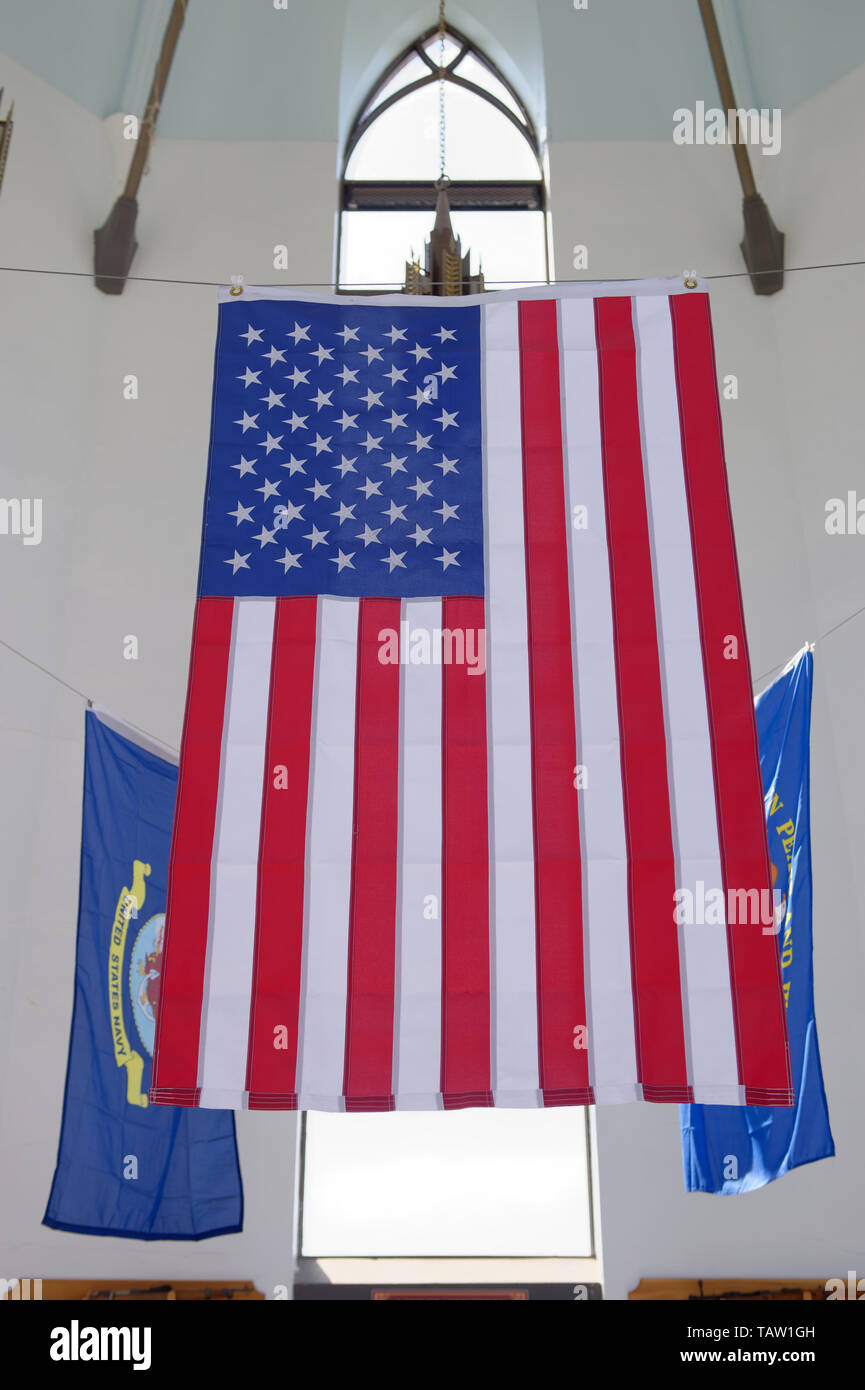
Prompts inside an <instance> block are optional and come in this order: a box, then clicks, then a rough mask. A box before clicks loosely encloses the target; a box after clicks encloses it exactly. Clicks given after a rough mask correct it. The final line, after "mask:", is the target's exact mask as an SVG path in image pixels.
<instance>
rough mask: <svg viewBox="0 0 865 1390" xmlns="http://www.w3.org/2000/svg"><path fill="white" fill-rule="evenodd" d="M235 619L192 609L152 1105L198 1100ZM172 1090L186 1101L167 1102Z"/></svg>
mask: <svg viewBox="0 0 865 1390" xmlns="http://www.w3.org/2000/svg"><path fill="white" fill-rule="evenodd" d="M233 613H234V602H233V600H232V599H230V598H202V599H199V600H198V603H197V605H196V609H195V624H194V627H193V633H192V654H191V657H190V666H189V684H188V687H187V694H186V713H185V716H184V720H183V739H182V742H181V748H180V770H179V774H178V781H177V802H176V805H175V812H174V827H173V832H172V839H171V855H170V859H169V866H168V897H167V902H166V907H165V944H164V947H163V957H162V980H161V992H160V1000H159V1016H158V1019H157V1026H156V1043H155V1048H154V1058H153V1073H152V1078H151V1090H150V1099H151V1100H152V1101H155V1102H156V1103H157V1104H159V1103H163V1104H169V1105H170V1104H195V1103H197V1100H198V1092H197V1087H198V1046H199V1035H200V1030H201V1006H202V999H203V994H204V966H205V957H206V954H207V928H208V919H209V914H210V870H211V860H212V857H213V834H214V827H215V824H216V803H217V798H218V795H219V770H220V761H221V757H222V724H223V716H224V713H225V696H226V688H227V683H228V663H229V656H230V652H231V627H232V618H233ZM175 923H176V929H175ZM172 1091H173V1092H176V1093H178V1094H179V1095H183V1096H186V1097H187V1099H186V1100H183V1101H178V1100H175V1101H172V1100H170V1099H166V1097H165V1093H166V1092H172ZM193 1096H194V1099H193V1098H191V1097H193Z"/></svg>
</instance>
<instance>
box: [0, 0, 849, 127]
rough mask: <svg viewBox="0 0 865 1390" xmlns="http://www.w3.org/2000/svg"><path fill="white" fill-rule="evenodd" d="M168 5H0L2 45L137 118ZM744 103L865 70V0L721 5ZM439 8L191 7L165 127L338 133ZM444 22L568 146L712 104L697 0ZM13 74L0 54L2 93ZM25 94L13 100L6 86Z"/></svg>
mask: <svg viewBox="0 0 865 1390" xmlns="http://www.w3.org/2000/svg"><path fill="white" fill-rule="evenodd" d="M170 8H171V0H0V54H2V53H6V54H8V55H9V57H11V58H13V59H14V60H15V61H16V62H17V63H19V64H21V65H22V66H24V67H26V68H29V69H31V70H32V71H33V72H35V73H36V74H38V76H40V77H41V78H42V79H43V80H45V81H46V82H49V83H51V84H52V85H53V86H55V87H57V88H59V89H60V90H61V91H63V92H64V93H65V94H66V95H67V96H69V97H71V98H72V99H73V100H75V101H77V102H79V103H80V104H81V105H83V106H85V107H86V108H87V109H88V110H90V111H91V112H93V113H94V114H95V115H97V116H100V117H104V116H108V115H111V114H112V113H114V112H116V111H124V112H126V111H134V112H140V111H141V110H142V108H143V104H144V101H145V98H146V94H147V90H148V87H149V82H150V77H151V75H152V71H153V65H154V62H155V59H156V55H157V52H158V49H159V43H160V40H161V36H162V32H163V29H164V27H165V23H166V19H167V16H168V13H169V11H170ZM716 10H717V13H718V19H719V24H720V25H721V28H722V33H723V37H724V41H725V44H726V47H727V53H728V59H729V62H730V67H731V71H732V76H733V82H734V85H735V87H736V92H737V99H738V100H739V102H740V104H742V105H755V106H768V107H776V106H777V107H781V108H782V110H783V111H784V112H785V113H786V112H788V111H790V110H792V109H793V108H795V107H796V106H799V105H800V104H801V103H802V102H805V101H807V100H808V99H809V98H810V97H813V96H814V95H816V94H817V93H818V92H820V91H821V90H823V89H824V88H826V87H828V86H829V85H831V84H832V83H833V82H835V81H837V79H838V78H840V77H842V76H843V75H844V73H846V72H848V71H850V70H851V69H852V68H854V67H857V66H858V65H859V64H860V63H862V62H865V4H863V0H820V3H814V0H716ZM436 12H437V5H436V4H435V3H434V0H425V3H420V4H419V3H414V0H314V3H312V2H311V0H287V8H286V9H284V10H283V9H276V8H275V7H274V4H273V0H254V3H253V0H189V10H188V14H187V19H186V23H185V26H184V31H183V34H182V36H181V39H180V44H179V47H178V50H177V56H176V59H175V65H174V70H173V72H172V77H171V81H170V83H169V87H168V91H167V94H166V99H165V102H164V106H163V111H162V115H161V118H160V126H159V132H160V135H161V136H162V137H163V138H165V137H178V138H192V139H202V140H206V139H218V140H226V139H242V140H290V139H295V140H336V139H339V138H341V137H342V136H343V135H344V134H345V131H346V129H347V127H348V125H349V123H350V121H351V119H352V117H353V115H354V113H355V110H356V108H357V106H358V104H359V103H360V101H361V99H362V97H363V95H364V93H365V91H366V89H367V87H368V86H369V85H370V84H371V82H372V81H373V80H374V78H375V76H376V75H377V73H378V72H379V71H380V70H381V68H382V67H383V66H384V64H385V63H386V62H387V61H388V60H389V59H390V58H392V57H393V56H394V55H395V54H396V53H397V52H398V51H399V50H400V48H401V47H402V46H403V45H404V44H405V43H407V42H409V41H410V40H411V39H412V38H413V37H414V36H415V35H416V34H417V33H419V32H420V31H421V30H423V29H425V28H428V27H430V26H431V25H432V24H434V23H435V21H436ZM448 15H449V17H450V18H451V19H452V21H453V23H454V24H456V25H457V26H458V27H459V28H460V29H462V30H463V31H464V32H466V33H467V34H469V36H470V37H471V38H473V39H474V40H475V41H476V42H478V43H479V44H480V45H481V46H482V47H485V48H486V49H487V50H488V51H489V52H490V56H491V57H493V58H494V59H495V60H496V61H497V62H498V63H499V65H500V66H501V67H502V68H503V69H504V70H505V71H506V73H507V75H508V76H509V77H510V78H511V80H512V81H513V82H514V83H515V85H516V86H517V87H518V88H519V90H520V91H521V93H522V95H523V97H524V99H525V100H526V102H527V104H528V105H529V106H530V107H531V109H532V110H533V113H534V114H535V116H536V118H537V119H538V124H539V125H540V126H544V125H546V126H547V129H548V132H549V136H550V138H551V139H558V140H604V139H617V140H652V139H667V138H669V136H670V131H671V124H672V112H673V110H674V109H675V108H676V107H678V106H688V105H692V104H693V102H694V101H695V100H697V99H698V98H702V99H703V100H705V101H706V102H707V103H708V104H714V103H715V102H716V101H717V90H716V87H715V84H714V80H713V77H712V73H711V68H710V65H709V59H708V54H707V51H706V44H705V39H704V36H703V31H702V26H701V23H700V18H699V13H698V10H697V4H696V0H651V3H647V0H588V8H587V9H586V10H579V11H578V10H575V8H574V6H573V4H572V3H571V0H463V3H456V0H453V3H449V4H448ZM4 80H5V77H4V73H3V65H2V58H0V85H2V83H3V81H4ZM10 94H11V95H13V96H14V92H12V93H10Z"/></svg>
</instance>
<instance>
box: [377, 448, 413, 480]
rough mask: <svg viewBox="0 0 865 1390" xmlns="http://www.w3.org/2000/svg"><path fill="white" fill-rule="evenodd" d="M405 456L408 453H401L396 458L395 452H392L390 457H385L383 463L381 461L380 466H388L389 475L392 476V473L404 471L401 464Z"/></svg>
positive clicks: (406, 456)
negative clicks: (401, 454)
mask: <svg viewBox="0 0 865 1390" xmlns="http://www.w3.org/2000/svg"><path fill="white" fill-rule="evenodd" d="M407 458H408V454H405V455H403V457H402V458H397V456H396V454H393V453H392V454H391V456H390V458H389V459H387V460H386V461H385V462H384V463H382V468H389V469H390V476H391V477H393V475H394V473H404V472H405V468H404V467H403V464H404V463H405V461H406V459H407Z"/></svg>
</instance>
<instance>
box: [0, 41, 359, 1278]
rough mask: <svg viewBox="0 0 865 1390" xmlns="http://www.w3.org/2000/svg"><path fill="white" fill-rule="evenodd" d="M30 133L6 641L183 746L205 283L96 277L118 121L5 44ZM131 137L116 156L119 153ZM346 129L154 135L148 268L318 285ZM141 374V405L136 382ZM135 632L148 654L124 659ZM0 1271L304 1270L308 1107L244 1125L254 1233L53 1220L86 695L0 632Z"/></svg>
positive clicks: (4, 400)
mask: <svg viewBox="0 0 865 1390" xmlns="http://www.w3.org/2000/svg"><path fill="white" fill-rule="evenodd" d="M4 82H5V84H6V89H7V94H10V93H11V95H12V96H13V97H14V100H15V122H16V124H15V132H14V136H13V141H12V148H11V153H10V157H9V164H8V167H7V172H6V179H5V182H4V187H3V192H2V197H0V264H2V265H5V266H10V265H11V266H34V267H50V268H64V269H67V270H75V271H79V272H81V278H71V277H69V278H67V277H61V276H36V275H22V274H0V342H2V351H3V366H2V371H0V420H2V429H0V441H2V442H0V495H2V496H4V497H14V496H19V497H34V496H35V497H41V498H43V512H44V538H43V541H42V544H41V545H39V546H26V547H25V546H24V545H23V544H22V541H21V539H20V538H17V537H13V536H2V537H0V589H2V592H3V594H4V595H5V602H4V604H3V620H2V628H0V637H2V638H3V640H4V641H7V642H9V643H11V644H12V645H13V646H15V647H17V648H19V649H20V650H21V651H23V652H26V653H27V654H28V655H29V656H31V657H32V658H33V659H34V660H36V661H38V662H40V663H41V664H42V665H44V666H47V667H48V668H49V669H50V670H52V671H55V672H57V673H58V674H59V675H61V676H62V677H63V679H64V680H66V681H68V682H69V683H70V684H71V685H73V686H76V687H77V688H78V689H79V690H82V691H84V692H85V693H86V694H87V695H90V696H92V697H93V698H94V699H95V700H98V701H99V702H100V703H102V704H104V705H107V706H108V707H109V708H110V709H112V710H114V711H116V712H117V713H119V714H121V715H122V716H123V717H125V718H127V719H129V720H130V721H131V722H133V723H135V724H138V725H139V726H140V727H142V728H144V729H147V730H149V731H150V732H151V733H153V734H155V735H156V736H157V737H158V738H160V739H162V740H163V741H164V742H166V743H168V744H170V745H171V746H173V747H175V748H176V747H177V746H178V743H179V738H180V722H181V717H182V711H183V700H184V691H185V685H186V670H187V662H188V653H189V641H190V634H191V624H192V611H193V602H194V597H195V581H196V569H197V542H195V540H194V538H195V537H196V536H197V535H198V534H199V532H200V525H201V508H202V500H203V489H204V479H205V466H206V458H207V443H208V431H209V418H210V394H211V371H212V362H213V347H214V342H215V331H216V299H215V290H213V289H211V288H207V287H204V288H200V287H194V286H182V285H155V284H146V283H134V282H131V283H130V284H128V285H127V287H126V289H125V291H124V293H123V295H122V296H119V297H108V296H104V295H102V294H100V293H99V292H98V291H97V290H96V289H95V288H94V286H93V283H92V280H91V279H90V276H91V274H92V233H93V228H94V227H96V226H98V225H100V224H101V223H102V221H103V220H104V218H105V216H106V214H107V212H108V210H109V208H110V206H111V204H112V201H113V199H114V197H115V196H116V193H117V192H118V191H119V189H118V187H117V185H116V181H115V173H114V170H115V164H116V157H117V153H118V151H117V149H116V140H115V131H114V125H115V124H116V123H109V124H108V125H103V123H102V122H101V121H99V120H97V119H96V118H95V117H93V116H90V115H89V114H87V113H86V112H84V111H83V109H82V108H80V107H78V106H77V105H76V104H74V103H73V102H71V101H70V100H68V99H67V98H65V97H63V96H61V95H60V94H59V93H57V92H56V90H54V89H53V88H51V87H49V86H47V85H45V84H44V83H42V82H41V81H39V80H38V79H37V78H34V77H33V76H31V75H30V74H29V73H27V72H25V71H24V70H23V69H22V68H20V67H17V66H16V65H15V64H14V63H11V62H10V61H8V60H6V59H3V58H0V85H2V84H3V83H4ZM130 148H131V147H130V146H128V145H127V146H125V148H124V149H122V150H121V151H120V154H121V155H122V157H123V165H124V167H125V162H126V161H127V160H128V157H129V151H130ZM335 163H336V149H335V146H334V145H332V144H329V143H311V144H293V145H292V144H288V143H280V142H269V143H262V144H253V143H237V144H231V145H227V144H221V143H212V144H211V143H203V142H197V141H189V142H186V141H161V142H160V143H159V146H158V149H157V150H156V152H155V153H154V155H153V158H152V160H151V172H150V173H149V174H148V176H147V177H146V178H145V180H144V183H143V187H142V191H141V199H140V202H141V213H140V217H139V226H138V240H139V242H140V249H139V252H138V255H137V257H136V260H135V264H134V267H133V272H134V273H135V274H137V275H142V276H148V275H153V276H170V277H176V278H188V279H194V280H204V281H217V282H218V281H225V280H226V279H227V278H228V277H230V276H231V275H232V274H243V275H244V276H245V277H246V280H247V282H248V283H253V282H261V281H262V280H264V281H276V280H279V279H280V273H279V272H276V271H274V269H273V246H274V244H276V243H278V242H285V243H287V244H288V245H289V246H290V248H291V257H290V259H291V263H292V270H293V277H294V278H295V279H297V280H310V281H319V282H328V281H330V280H331V278H332V246H333V225H334V210H335V198H336V190H335V183H334V170H335ZM127 373H135V374H137V376H138V377H139V389H140V397H139V399H138V400H137V401H125V400H124V399H123V395H122V378H123V376H124V375H126V374H127ZM130 633H134V634H136V635H137V637H138V639H139V644H140V659H139V660H138V661H126V660H124V659H123V655H122V641H123V638H124V636H125V635H127V634H130ZM0 684H2V690H3V699H2V708H0V760H2V763H0V767H2V771H0V777H2V787H3V795H2V797H0V832H2V834H0V840H2V843H0V884H2V886H3V891H2V899H0V902H2V920H0V942H2V944H0V960H2V962H3V967H2V971H0V1172H2V1174H3V1177H4V1181H3V1182H2V1183H0V1273H2V1274H3V1275H5V1276H10V1277H11V1276H13V1275H18V1276H22V1277H27V1276H31V1277H40V1276H41V1277H43V1278H47V1277H50V1276H62V1275H65V1276H76V1277H85V1276H87V1275H90V1274H93V1275H103V1276H105V1277H111V1276H116V1277H125V1276H126V1275H127V1274H134V1275H135V1277H136V1278H147V1277H149V1276H154V1277H156V1276H159V1277H167V1276H173V1277H176V1278H198V1277H209V1278H214V1279H216V1278H232V1279H234V1278H241V1277H242V1278H249V1279H254V1280H255V1281H256V1283H257V1285H258V1287H259V1288H260V1289H262V1290H265V1291H271V1290H272V1288H273V1286H274V1285H275V1284H288V1285H290V1284H291V1278H292V1264H293V1251H292V1239H293V1214H292V1206H293V1198H294V1177H295V1174H294V1169H295V1147H296V1119H295V1117H293V1116H291V1115H287V1114H274V1115H269V1114H260V1113H259V1114H255V1113H243V1114H239V1115H238V1117H237V1129H238V1141H239V1147H240V1161H241V1168H242V1172H243V1178H244V1187H245V1199H246V1216H245V1223H244V1231H243V1233H242V1234H241V1235H235V1236H227V1237H222V1238H218V1239H215V1240H210V1241H204V1242H200V1243H196V1244H191V1243H190V1244H185V1243H183V1242H177V1241H172V1242H168V1243H165V1244H162V1243H156V1244H143V1243H140V1242H131V1241H127V1240H114V1239H110V1238H102V1237H88V1236H79V1235H70V1234H66V1233H62V1232H57V1231H52V1230H49V1229H48V1228H47V1227H44V1226H42V1225H41V1224H40V1223H41V1220H42V1215H43V1212H44V1209H45V1203H46V1201H47V1197H48V1191H49V1187H50V1182H51V1174H52V1171H53V1166H54V1159H55V1154H56V1148H57V1139H58V1134H59V1126H60V1114H61V1105H62V1093H63V1081H64V1075H65V1066H66V1052H67V1046H68V1038H69V1024H70V1017H71V1006H72V972H73V961H74V948H75V917H76V903H77V893H78V854H79V844H80V817H81V778H82V757H83V718H84V715H83V712H84V703H83V701H82V700H80V699H79V698H78V697H77V696H75V695H74V694H72V693H71V692H69V691H67V690H64V689H63V688H62V687H60V686H57V685H55V684H54V682H52V681H50V680H48V679H47V678H46V677H45V676H44V675H42V674H40V673H39V672H38V671H35V670H33V669H32V667H29V666H27V665H25V664H24V663H23V662H22V661H20V660H19V659H18V658H17V657H14V656H12V655H10V654H9V653H8V652H6V651H5V650H4V649H3V648H2V647H0Z"/></svg>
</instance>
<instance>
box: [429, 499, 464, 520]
mask: <svg viewBox="0 0 865 1390" xmlns="http://www.w3.org/2000/svg"><path fill="white" fill-rule="evenodd" d="M458 510H459V503H457V505H456V506H455V507H452V506H450V504H449V503H448V502H442V504H441V506H440V507H436V508H435V511H436V515H437V516H440V517H441V519H442V525H444V523H445V522H446V521H450V519H451V517H454V516H456V515H457V512H458ZM457 521H459V517H457Z"/></svg>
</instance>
